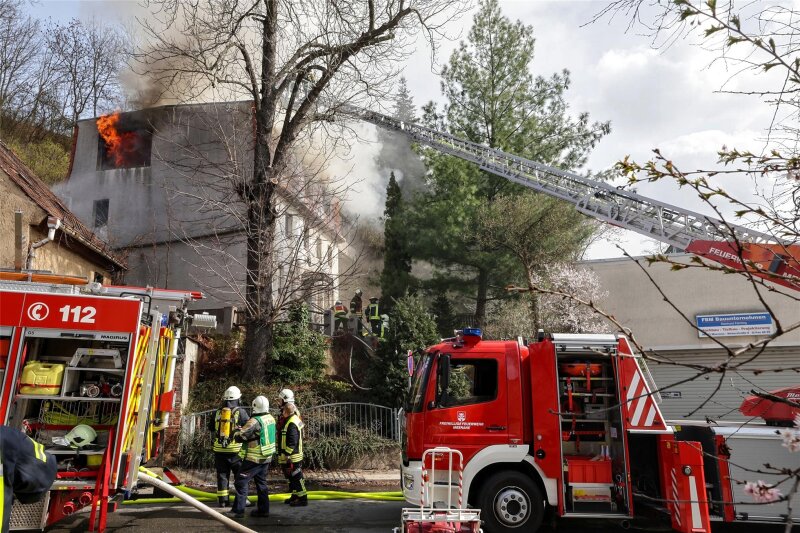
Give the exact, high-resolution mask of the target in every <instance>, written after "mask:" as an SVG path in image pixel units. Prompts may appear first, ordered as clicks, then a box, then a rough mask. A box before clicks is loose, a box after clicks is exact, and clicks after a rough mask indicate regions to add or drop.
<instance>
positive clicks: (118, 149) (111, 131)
mask: <svg viewBox="0 0 800 533" xmlns="http://www.w3.org/2000/svg"><path fill="white" fill-rule="evenodd" d="M118 123H119V111H117V112H114V113H112V114H110V115H102V116H100V117H99V118H98V119H97V132H98V133H99V134H100V137H102V139H103V141H104V142H105V145H106V154H107V155H109V156H113V158H114V164H115V166H117V167H121V166H123V165H124V164H125V156H126V152H128V151H130V150H131V148H132V147H133V146H135V142H136V133H134V132H120V131H119V130H118V129H117V124H118Z"/></svg>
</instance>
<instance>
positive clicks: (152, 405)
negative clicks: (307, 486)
mask: <svg viewBox="0 0 800 533" xmlns="http://www.w3.org/2000/svg"><path fill="white" fill-rule="evenodd" d="M202 297H203V295H202V293H200V292H192V291H175V290H162V289H153V288H139V287H122V286H102V285H100V284H96V283H87V280H85V279H82V278H76V277H70V276H56V275H50V274H41V273H28V272H0V418H1V419H2V422H3V424H5V425H7V426H11V427H15V428H19V429H20V430H23V431H25V432H26V433H27V434H28V435H29V436H30V437H31V438H32V439H33V440H34V441H36V442H38V443H40V444H42V445H43V446H44V449H45V450H46V451H47V452H48V453H50V454H52V455H54V456H55V457H56V459H57V462H58V473H57V477H56V480H55V482H54V484H53V487H52V490H51V491H50V492H49V494H48V495H47V496H46V497H45V499H44V500H43V501H41V502H39V503H34V504H27V505H23V504H20V503H15V504H14V505H13V507H12V511H11V522H10V524H11V526H10V527H11V529H12V530H13V529H43V528H44V527H46V526H48V525H50V524H54V523H56V522H58V521H59V520H61V519H63V518H64V517H65V516H68V515H70V514H72V513H74V512H76V511H77V510H79V509H80V508H82V507H86V506H91V519H90V523H89V529H90V530H91V531H103V530H104V529H105V524H106V515H107V512H108V511H109V509H111V510H113V509H114V508H115V505H116V503H117V502H119V501H120V499H121V498H122V497H123V495H124V494H125V493H126V492H129V491H131V490H132V489H134V487H135V485H136V479H137V472H138V469H139V466H140V464H145V463H146V462H148V461H151V460H153V459H155V458H156V457H157V456H158V454H159V452H160V450H161V449H162V446H163V440H164V429H165V428H166V427H167V424H168V420H169V413H170V411H171V410H172V407H173V402H174V391H173V376H174V373H175V364H176V361H177V353H178V340H179V338H180V334H181V328H182V327H184V326H185V324H186V322H187V320H189V319H190V317H189V316H188V315H187V312H186V305H187V304H188V303H189V302H191V301H194V300H197V299H200V298H202ZM76 428H79V429H76ZM71 432H72V433H71ZM76 432H81V433H80V434H81V439H82V440H81V441H80V442H79V443H77V444H76V442H77V441H76V440H70V439H69V437H70V436H71V435H74V434H75V433H76Z"/></svg>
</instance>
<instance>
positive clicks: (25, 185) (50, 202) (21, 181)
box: [0, 140, 128, 270]
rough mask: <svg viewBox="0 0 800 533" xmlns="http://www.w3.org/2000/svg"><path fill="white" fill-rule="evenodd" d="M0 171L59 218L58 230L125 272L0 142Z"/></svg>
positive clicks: (103, 245) (113, 255)
mask: <svg viewBox="0 0 800 533" xmlns="http://www.w3.org/2000/svg"><path fill="white" fill-rule="evenodd" d="M0 171H1V172H2V173H4V174H6V175H7V176H8V177H9V178H10V179H11V181H12V182H13V183H15V184H16V185H17V186H18V187H19V188H20V189H22V191H23V192H24V193H25V194H26V195H27V196H28V197H29V198H30V199H31V200H32V201H33V202H34V203H35V204H36V205H38V206H39V207H41V208H42V209H43V210H44V211H45V212H46V213H47V214H48V215H49V216H52V217H56V218H58V219H60V220H61V224H62V226H61V229H60V231H63V232H64V233H66V234H67V235H68V236H70V237H72V238H74V239H76V240H77V241H78V242H80V243H81V244H82V245H83V246H85V247H87V248H89V249H90V250H92V251H93V252H95V253H97V254H100V255H101V256H102V257H104V258H106V259H107V260H109V261H110V262H111V263H113V264H114V266H115V267H116V269H122V270H126V269H127V268H128V265H127V263H126V262H125V259H123V258H122V257H120V256H119V255H117V254H116V253H115V252H114V250H113V249H112V248H111V247H110V246H109V245H108V243H107V242H105V241H104V240H102V239H101V238H99V237H98V236H97V235H95V234H94V232H93V231H92V230H90V229H89V228H87V227H86V226H85V225H84V224H83V222H81V221H80V220H79V219H78V217H77V216H75V215H74V214H73V213H72V211H70V210H69V209H67V206H66V205H64V202H62V201H61V200H60V199H59V198H58V196H56V195H55V194H54V193H53V191H51V190H50V188H49V187H48V186H47V184H46V183H45V182H43V181H42V180H41V179H39V177H37V176H36V175H35V174H34V173H33V171H32V170H31V169H29V168H28V167H27V166H26V165H25V163H23V162H22V160H21V159H20V158H19V157H17V155H16V154H15V153H14V152H13V151H12V150H11V148H9V147H8V145H6V144H5V143H4V142H3V141H2V140H0Z"/></svg>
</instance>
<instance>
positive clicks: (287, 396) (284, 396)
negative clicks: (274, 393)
mask: <svg viewBox="0 0 800 533" xmlns="http://www.w3.org/2000/svg"><path fill="white" fill-rule="evenodd" d="M278 397H279V398H280V399H281V400H283V401H284V402H285V403H294V393H293V392H292V391H291V390H290V389H283V390H282V391H281V393H280V394H278Z"/></svg>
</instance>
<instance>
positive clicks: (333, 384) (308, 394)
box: [187, 377, 353, 413]
mask: <svg viewBox="0 0 800 533" xmlns="http://www.w3.org/2000/svg"><path fill="white" fill-rule="evenodd" d="M231 385H236V386H237V387H239V388H240V389H241V391H242V405H244V406H245V407H249V406H250V403H251V402H252V401H253V400H254V399H255V397H256V396H266V397H267V399H268V400H269V401H270V404H271V405H272V406H273V407H277V398H278V393H279V392H280V390H281V389H282V388H283V387H287V386H288V387H289V388H291V389H292V390H294V393H295V395H296V396H297V406H298V407H299V408H300V411H301V412H302V411H303V410H304V409H308V408H309V407H314V406H316V405H322V404H326V403H336V402H347V401H352V399H353V388H352V386H350V385H348V384H347V383H342V382H338V381H334V380H332V379H329V378H324V379H321V380H319V381H316V382H313V383H306V384H303V385H300V386H297V387H295V386H293V384H291V383H289V384H282V385H277V384H267V383H256V382H248V381H246V382H241V381H239V380H237V379H236V378H234V377H221V378H218V379H209V380H206V381H202V382H200V383H198V384H197V385H195V386H194V387H192V389H191V391H190V392H189V404H188V406H187V411H188V412H190V413H200V412H202V411H208V410H209V409H217V408H218V407H219V406H220V402H221V401H222V393H224V392H225V389H227V388H228V387H230V386H231Z"/></svg>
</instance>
